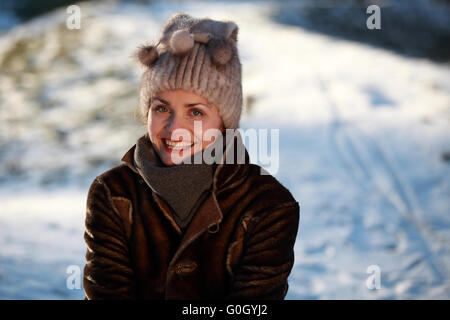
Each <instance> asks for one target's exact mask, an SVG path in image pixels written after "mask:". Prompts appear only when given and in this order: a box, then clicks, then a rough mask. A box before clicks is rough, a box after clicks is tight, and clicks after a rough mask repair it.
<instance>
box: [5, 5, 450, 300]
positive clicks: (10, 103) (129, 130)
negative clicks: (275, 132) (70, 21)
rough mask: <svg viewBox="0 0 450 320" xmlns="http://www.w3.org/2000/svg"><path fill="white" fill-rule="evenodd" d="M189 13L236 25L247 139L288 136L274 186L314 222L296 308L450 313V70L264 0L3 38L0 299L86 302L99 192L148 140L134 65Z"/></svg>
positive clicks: (297, 277) (120, 16) (97, 20)
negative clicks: (94, 188) (381, 304)
mask: <svg viewBox="0 0 450 320" xmlns="http://www.w3.org/2000/svg"><path fill="white" fill-rule="evenodd" d="M179 10H185V11H186V12H188V13H192V14H193V15H195V16H210V17H211V18H215V19H231V20H234V21H236V22H237V23H238V25H239V26H240V31H239V32H240V33H239V51H240V55H241V60H242V64H243V79H244V83H243V86H244V94H245V95H246V98H247V101H252V102H251V104H247V105H246V110H245V111H246V112H245V113H244V115H243V118H242V122H241V126H242V128H243V129H246V128H269V129H270V128H274V129H280V166H279V170H278V171H277V172H276V173H275V176H276V177H277V179H279V180H280V181H281V182H282V183H283V184H284V185H285V186H286V187H287V188H288V189H289V190H291V192H292V194H293V195H294V197H295V198H296V199H297V200H298V201H299V203H300V207H301V221H300V229H299V233H298V237H297V242H296V245H295V266H294V268H293V271H292V273H291V275H290V277H289V288H290V289H289V292H288V295H287V298H288V299H427V298H431V299H448V298H450V280H449V275H450V270H449V268H450V254H449V253H450V252H449V251H450V215H449V213H450V212H449V211H450V202H449V195H450V179H449V178H450V167H449V166H450V163H449V162H448V161H444V160H443V156H442V155H443V154H444V153H448V152H449V151H450V127H449V121H450V95H449V94H450V87H449V83H450V81H449V80H450V68H449V67H448V65H445V64H437V63H433V62H430V61H427V60H425V59H417V58H407V57H404V56H400V55H397V54H394V53H391V52H388V51H385V50H383V49H379V48H378V49H377V48H374V47H371V46H367V45H363V44H360V43H355V42H350V41H346V40H339V39H336V38H332V37H329V36H325V35H321V34H317V33H312V32H308V31H306V30H304V29H302V28H299V27H295V26H286V25H282V24H279V23H276V22H274V21H273V20H271V19H270V18H269V17H270V14H271V13H272V12H273V10H274V8H273V4H272V3H270V2H264V3H256V2H252V1H250V2H231V3H228V2H227V3H220V2H218V3H211V2H188V3H177V4H176V5H174V4H170V3H162V2H161V3H160V2H156V3H152V4H150V5H138V4H125V3H115V2H105V3H100V4H93V3H84V4H82V13H83V17H85V18H83V19H85V20H83V21H82V29H81V30H79V31H68V30H66V29H65V27H64V17H65V16H64V15H65V11H64V10H61V11H56V12H54V13H51V14H49V15H47V16H45V17H42V18H38V19H35V20H32V21H30V22H28V23H26V24H22V25H18V26H16V27H15V28H13V29H11V30H9V31H8V32H6V33H5V34H3V35H1V36H0V48H1V49H0V65H1V66H2V73H0V159H1V162H0V248H1V249H0V298H2V299H82V298H83V297H84V294H83V292H82V290H81V289H69V288H68V287H67V285H66V282H67V279H68V276H69V274H68V273H67V272H66V271H67V268H68V267H69V266H71V265H73V266H78V267H79V269H80V270H82V268H83V266H84V254H85V250H86V248H85V244H84V240H83V232H84V215H85V202H86V195H87V190H88V189H87V188H88V187H89V183H90V182H91V181H92V180H93V179H94V178H95V176H96V175H98V174H100V173H101V172H103V171H105V170H107V169H109V168H111V167H112V166H114V165H116V164H118V163H119V160H120V158H121V157H122V156H123V154H124V153H125V152H126V151H127V150H128V148H129V147H131V146H132V145H133V144H134V142H135V140H136V138H137V137H139V136H140V135H141V134H142V133H143V132H144V130H145V128H144V127H140V126H139V125H138V124H137V123H136V121H135V119H134V113H133V110H132V108H134V106H135V105H136V103H137V86H138V83H139V74H140V72H141V70H140V69H139V68H138V67H137V66H136V65H135V64H134V62H133V61H132V59H131V58H130V55H131V53H132V52H133V51H134V49H135V48H136V47H137V46H138V45H140V44H142V43H143V42H145V41H149V40H152V39H154V38H155V37H156V36H157V35H158V32H159V30H160V28H161V26H162V23H163V22H164V21H165V20H166V19H167V17H168V16H170V15H171V14H172V13H173V12H175V11H179ZM31 30H32V31H31ZM21 41H25V42H27V43H29V45H28V46H25V49H23V47H21V46H20V43H21ZM20 48H22V49H20ZM19 49H20V50H22V51H25V53H26V54H27V55H23V56H20V55H18V54H11V52H18V51H14V50H19ZM251 156H252V155H251ZM372 265H376V266H379V268H380V271H381V288H380V289H377V290H373V289H369V288H368V287H367V286H366V280H367V279H368V277H369V276H370V274H369V273H367V268H368V267H369V266H372Z"/></svg>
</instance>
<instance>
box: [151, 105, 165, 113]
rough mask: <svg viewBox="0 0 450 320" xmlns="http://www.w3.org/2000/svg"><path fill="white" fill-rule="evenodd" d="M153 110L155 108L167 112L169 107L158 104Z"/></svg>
mask: <svg viewBox="0 0 450 320" xmlns="http://www.w3.org/2000/svg"><path fill="white" fill-rule="evenodd" d="M153 110H155V111H156V112H166V111H167V108H166V107H164V106H163V105H157V106H155V107H154V108H153Z"/></svg>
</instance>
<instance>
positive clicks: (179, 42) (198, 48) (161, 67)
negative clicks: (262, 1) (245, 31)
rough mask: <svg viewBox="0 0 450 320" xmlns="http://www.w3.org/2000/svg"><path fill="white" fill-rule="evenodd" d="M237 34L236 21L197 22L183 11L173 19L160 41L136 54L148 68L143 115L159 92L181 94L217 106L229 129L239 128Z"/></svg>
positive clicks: (141, 102)
mask: <svg viewBox="0 0 450 320" xmlns="http://www.w3.org/2000/svg"><path fill="white" fill-rule="evenodd" d="M237 34H238V26H237V25H236V23H234V22H232V21H217V20H212V19H209V18H204V19H196V18H193V17H191V16H190V15H188V14H186V13H183V12H178V13H175V14H174V15H172V17H170V18H169V20H168V21H167V22H166V24H165V25H164V27H163V28H162V33H161V38H160V39H159V41H158V42H157V43H155V44H150V45H145V46H142V47H140V48H139V49H138V51H137V53H136V57H137V59H138V60H139V61H140V62H141V63H142V65H143V66H144V67H145V68H146V70H145V72H144V74H143V75H142V81H141V85H140V92H139V108H140V111H141V113H142V115H143V116H146V115H147V112H148V109H149V106H150V103H151V99H152V97H153V96H154V95H155V94H156V93H157V92H159V91H165V90H177V89H181V90H186V91H192V92H194V93H196V94H198V95H201V96H202V97H204V98H205V99H206V100H207V101H208V102H209V103H210V104H212V105H214V106H216V107H217V108H218V110H219V114H220V116H221V117H222V120H223V123H224V126H225V128H230V129H236V128H238V127H239V120H240V117H241V111H242V81H241V62H240V60H239V55H238V50H237Z"/></svg>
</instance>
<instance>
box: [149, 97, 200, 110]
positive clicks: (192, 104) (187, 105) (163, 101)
mask: <svg viewBox="0 0 450 320" xmlns="http://www.w3.org/2000/svg"><path fill="white" fill-rule="evenodd" d="M155 100H159V101H161V102H162V103H164V104H167V105H169V106H170V103H169V102H167V101H166V100H164V99H161V98H160V97H155ZM199 104H201V105H203V106H206V107H208V108H209V106H208V105H207V104H204V103H200V102H198V103H189V104H186V107H188V108H190V107H194V106H196V105H199Z"/></svg>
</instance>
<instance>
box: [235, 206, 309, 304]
mask: <svg viewBox="0 0 450 320" xmlns="http://www.w3.org/2000/svg"><path fill="white" fill-rule="evenodd" d="M299 218H300V206H299V204H298V202H296V201H294V202H290V203H285V204H282V205H279V206H277V207H275V208H271V209H270V210H267V212H265V213H264V214H263V215H261V216H259V217H256V218H253V219H252V220H256V222H255V225H254V227H252V230H251V231H250V224H249V232H251V233H249V236H248V238H246V240H245V243H244V246H243V247H244V249H243V256H242V258H241V261H240V264H239V266H238V267H237V270H236V272H235V273H234V280H233V284H232V289H231V293H230V294H229V295H228V296H227V299H269V300H283V299H284V297H285V296H286V294H287V290H288V287H289V286H288V281H287V278H288V276H289V274H290V272H291V269H292V267H293V265H294V244H295V240H296V237H297V230H298V225H299Z"/></svg>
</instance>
